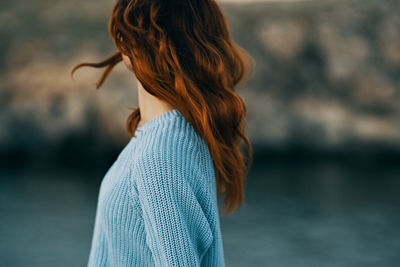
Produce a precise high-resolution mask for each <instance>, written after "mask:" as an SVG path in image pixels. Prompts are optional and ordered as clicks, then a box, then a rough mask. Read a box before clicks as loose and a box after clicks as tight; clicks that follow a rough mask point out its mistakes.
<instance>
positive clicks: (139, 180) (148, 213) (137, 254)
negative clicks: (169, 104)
mask: <svg viewBox="0 0 400 267" xmlns="http://www.w3.org/2000/svg"><path fill="white" fill-rule="evenodd" d="M135 135H136V137H132V138H131V139H130V141H129V143H128V144H127V145H126V146H125V147H124V149H123V150H122V151H121V153H120V154H119V155H118V158H117V159H116V161H115V162H114V163H113V164H112V166H111V167H110V169H109V170H108V171H107V173H106V174H105V176H104V178H103V180H102V182H101V185H100V191H99V196H98V202H97V210H96V217H95V223H94V231H93V238H92V242H91V250H90V255H89V260H88V267H93V266H163V267H166V266H191V267H192V266H208V267H211V266H218V267H222V266H225V262H224V252H223V245H222V236H221V231H220V222H219V214H218V205H217V194H216V183H215V173H214V167H213V161H212V158H211V155H210V153H209V150H208V147H207V145H206V143H205V141H204V140H203V139H202V138H201V137H200V136H199V135H198V133H197V132H196V131H195V130H194V128H193V127H192V126H191V125H190V123H189V122H188V121H187V120H186V119H185V118H184V117H183V115H182V114H181V113H180V112H179V111H178V110H177V109H172V110H170V111H168V112H165V113H163V114H161V115H159V116H157V117H155V118H154V119H152V120H150V121H148V122H147V123H145V124H143V125H142V124H139V126H138V128H137V130H136V133H135Z"/></svg>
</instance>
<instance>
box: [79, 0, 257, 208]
mask: <svg viewBox="0 0 400 267" xmlns="http://www.w3.org/2000/svg"><path fill="white" fill-rule="evenodd" d="M108 30H109V33H110V35H111V37H112V39H113V41H114V44H115V46H116V51H115V52H114V53H113V54H112V55H110V56H109V57H108V58H106V59H105V60H103V61H101V62H98V63H81V64H78V65H76V66H75V67H74V68H73V70H72V72H71V75H73V73H74V72H75V71H76V70H77V69H78V68H80V67H83V66H90V67H96V68H102V67H105V70H104V72H103V74H102V76H101V77H100V79H99V81H98V83H97V86H96V88H97V89H98V88H99V87H100V86H101V85H102V84H103V82H104V80H105V79H106V77H107V76H108V74H109V73H110V72H111V70H112V69H113V68H114V66H115V65H116V64H118V63H119V62H120V61H122V54H123V55H126V56H128V57H129V59H130V62H131V64H132V70H133V72H134V74H135V75H136V78H137V79H138V80H139V81H140V82H141V84H142V86H143V88H144V89H145V90H146V91H147V92H148V93H150V94H151V95H153V96H156V97H157V98H159V99H162V100H164V101H165V102H167V103H169V104H170V105H172V106H174V107H175V108H177V109H178V110H179V111H180V112H181V114H182V115H183V116H184V117H185V118H186V119H187V120H188V121H189V122H190V123H191V125H192V126H193V128H194V129H195V130H196V131H197V132H198V134H199V135H200V136H201V137H202V138H203V139H204V140H205V142H206V143H207V145H208V148H209V152H210V155H211V157H212V159H213V164H214V169H215V178H216V184H217V190H218V196H220V195H224V201H223V202H224V206H225V212H224V215H228V214H229V213H231V212H233V211H234V210H236V209H237V208H238V207H239V206H240V205H241V204H243V202H244V185H245V184H244V183H245V180H246V178H247V176H248V174H249V170H250V167H251V165H252V161H253V151H252V147H251V144H250V141H249V139H248V138H247V136H246V134H245V131H244V127H245V121H246V106H245V103H244V101H243V100H242V98H241V97H240V96H239V95H238V94H237V93H236V92H235V87H236V86H237V85H238V84H239V82H241V81H243V80H244V79H243V78H244V76H245V75H246V74H248V72H247V71H248V70H249V69H250V66H249V64H248V63H250V61H251V62H253V61H252V60H253V58H252V57H251V56H250V54H249V53H248V52H247V51H246V50H245V49H243V48H242V47H240V46H239V45H237V44H236V43H235V42H234V41H233V40H232V38H231V35H230V32H229V29H228V25H227V21H226V19H225V17H224V15H223V13H222V11H221V9H220V7H219V6H218V4H217V3H216V2H215V1H214V0H179V1H167V0H117V2H116V4H115V6H114V8H113V10H112V14H111V17H110V19H109V22H108ZM132 110H133V112H132V113H131V114H130V115H129V117H128V119H127V122H126V130H127V131H128V133H129V135H130V136H134V133H135V130H136V128H137V126H138V123H139V121H140V109H139V108H138V107H137V108H132ZM241 141H244V143H245V145H246V146H247V152H248V157H247V160H246V157H245V154H244V153H243V152H242V151H241V148H240V145H241Z"/></svg>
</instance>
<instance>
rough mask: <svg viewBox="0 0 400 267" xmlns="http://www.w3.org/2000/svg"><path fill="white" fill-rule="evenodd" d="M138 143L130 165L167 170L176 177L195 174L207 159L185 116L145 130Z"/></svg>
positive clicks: (203, 148) (202, 143)
mask: <svg viewBox="0 0 400 267" xmlns="http://www.w3.org/2000/svg"><path fill="white" fill-rule="evenodd" d="M137 142H138V144H137V146H136V149H135V152H134V159H133V164H134V168H135V169H136V170H138V171H140V170H143V169H146V168H158V169H160V170H163V169H170V170H171V171H174V173H175V174H176V177H175V178H180V177H186V178H187V177H198V176H199V175H202V174H201V173H204V168H205V164H207V163H208V162H209V161H204V160H205V159H206V160H207V157H208V156H209V153H208V149H207V147H206V144H205V142H204V140H203V139H202V138H201V137H200V135H199V134H198V133H197V132H196V131H195V130H194V128H193V127H192V125H191V124H190V123H189V122H188V121H186V120H185V119H184V118H177V119H176V120H172V121H170V122H169V123H168V124H161V125H158V127H153V128H152V129H146V132H145V134H143V135H141V136H140V138H139V139H138V140H137ZM186 178H185V179H186Z"/></svg>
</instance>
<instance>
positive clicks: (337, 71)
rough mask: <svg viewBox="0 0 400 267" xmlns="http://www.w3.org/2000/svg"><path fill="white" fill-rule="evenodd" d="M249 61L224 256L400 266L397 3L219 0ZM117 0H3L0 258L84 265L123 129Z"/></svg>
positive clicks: (132, 85) (125, 107)
mask: <svg viewBox="0 0 400 267" xmlns="http://www.w3.org/2000/svg"><path fill="white" fill-rule="evenodd" d="M219 3H220V5H221V7H222V9H223V11H224V13H225V15H226V18H227V19H228V22H229V25H230V29H231V33H232V36H233V38H234V39H235V40H236V42H237V43H238V44H239V45H241V46H242V47H244V48H245V49H247V50H248V51H249V52H250V54H251V55H252V56H253V57H254V59H255V62H256V69H255V70H254V73H253V76H252V77H251V79H250V80H249V81H248V82H247V84H246V85H244V86H242V87H240V88H238V89H237V92H238V93H239V94H240V95H241V96H242V97H243V99H244V100H245V102H246V103H247V108H248V117H247V126H246V129H247V134H248V136H249V138H250V140H251V142H252V145H253V148H254V152H255V155H254V156H255V158H254V164H253V168H252V170H251V173H250V176H249V179H248V180H247V182H246V195H245V196H246V200H245V204H244V205H243V206H242V207H241V208H240V209H239V210H238V211H237V212H236V213H234V214H232V215H229V216H226V217H223V216H222V217H221V227H222V234H223V242H224V250H225V257H226V263H227V266H232V267H233V266H272V267H274V266H277V267H280V266H285V267H286V266H363V267H366V266H385V267H388V266H399V262H400V253H399V251H400V230H399V225H400V194H399V193H400V164H399V163H400V75H399V74H400V16H399V14H400V2H399V1H395V0H393V1H391V0H379V1H378V0H346V1H344V0H343V1H342V0H335V1H333V0H325V1H313V0H309V1H295V0H292V1H288V0H286V1H284V0H282V1H278V0H277V1H267V0H265V1H258V2H250V1H239V0H238V1H219ZM113 4H114V1H105V0H100V1H99V0H98V1H78V0H69V1H60V0H52V1H48V0H36V1H33V2H32V1H27V0H15V1H3V2H2V3H1V4H0V6H1V11H0V34H1V43H0V69H1V72H0V159H1V160H0V266H85V265H86V264H87V259H88V253H89V249H90V241H91V237H92V231H93V226H94V216H95V207H96V201H97V194H98V189H99V185H100V182H101V179H102V178H103V175H104V174H105V172H106V171H107V169H108V168H109V167H110V165H111V164H112V162H113V161H114V160H115V159H116V157H117V155H118V153H119V152H120V150H121V149H122V148H123V147H124V146H125V144H126V143H127V142H128V140H129V136H128V134H127V132H126V131H125V121H126V119H127V116H128V115H129V113H130V109H129V108H130V107H135V106H137V104H138V103H137V92H136V80H135V78H134V77H133V76H132V74H130V73H129V72H128V71H127V70H126V69H125V67H124V66H123V64H119V65H118V66H117V67H116V68H115V70H114V71H113V72H112V74H111V75H110V77H109V78H108V79H107V80H106V82H105V84H104V85H103V87H102V88H101V89H100V90H96V89H95V83H96V82H97V79H98V78H99V77H100V74H101V70H97V69H91V68H83V69H81V70H78V71H77V72H76V75H75V76H74V79H71V77H70V71H71V69H72V67H73V66H74V65H75V64H78V63H80V62H82V61H99V60H101V59H103V58H105V57H106V56H108V55H109V54H110V53H111V52H113V51H114V45H113V42H112V40H111V38H110V37H109V35H108V31H107V22H108V17H109V15H110V14H111V8H112V6H113Z"/></svg>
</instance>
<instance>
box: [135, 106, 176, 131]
mask: <svg viewBox="0 0 400 267" xmlns="http://www.w3.org/2000/svg"><path fill="white" fill-rule="evenodd" d="M176 116H182V114H181V113H180V111H179V110H178V109H176V108H174V109H172V110H169V111H167V112H164V113H162V114H160V115H158V116H157V117H155V118H153V119H151V120H149V121H148V122H146V123H145V124H142V123H141V121H139V124H138V126H137V129H136V133H137V134H138V135H140V134H142V133H143V132H144V131H146V130H147V129H150V128H152V127H154V126H157V125H159V124H160V123H162V122H165V121H168V120H170V119H171V118H174V117H176Z"/></svg>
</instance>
